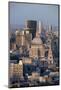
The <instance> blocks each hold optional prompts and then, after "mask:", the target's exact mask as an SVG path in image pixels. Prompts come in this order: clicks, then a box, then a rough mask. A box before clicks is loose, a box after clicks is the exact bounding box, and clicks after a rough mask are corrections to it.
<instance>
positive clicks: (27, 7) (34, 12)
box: [9, 2, 58, 26]
mask: <svg viewBox="0 0 61 90" xmlns="http://www.w3.org/2000/svg"><path fill="white" fill-rule="evenodd" d="M9 8H10V24H11V25H12V26H15V25H24V24H25V20H27V19H29V20H37V21H42V22H43V23H44V24H46V25H53V26H58V6H57V5H43V4H25V3H13V2H12V3H10V5H9Z"/></svg>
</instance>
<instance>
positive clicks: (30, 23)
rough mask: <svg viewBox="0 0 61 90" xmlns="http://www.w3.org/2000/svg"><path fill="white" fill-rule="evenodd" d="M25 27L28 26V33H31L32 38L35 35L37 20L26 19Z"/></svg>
mask: <svg viewBox="0 0 61 90" xmlns="http://www.w3.org/2000/svg"><path fill="white" fill-rule="evenodd" d="M26 28H29V30H30V33H32V39H33V38H34V37H35V35H36V28H37V21H35V20H27V21H26Z"/></svg>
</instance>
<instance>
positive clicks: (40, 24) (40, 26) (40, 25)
mask: <svg viewBox="0 0 61 90" xmlns="http://www.w3.org/2000/svg"><path fill="white" fill-rule="evenodd" d="M41 30H42V23H41V22H40V21H39V33H40V34H41Z"/></svg>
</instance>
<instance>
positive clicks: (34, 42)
mask: <svg viewBox="0 0 61 90" xmlns="http://www.w3.org/2000/svg"><path fill="white" fill-rule="evenodd" d="M32 44H42V40H41V38H40V37H35V38H34V39H33V40H32Z"/></svg>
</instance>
